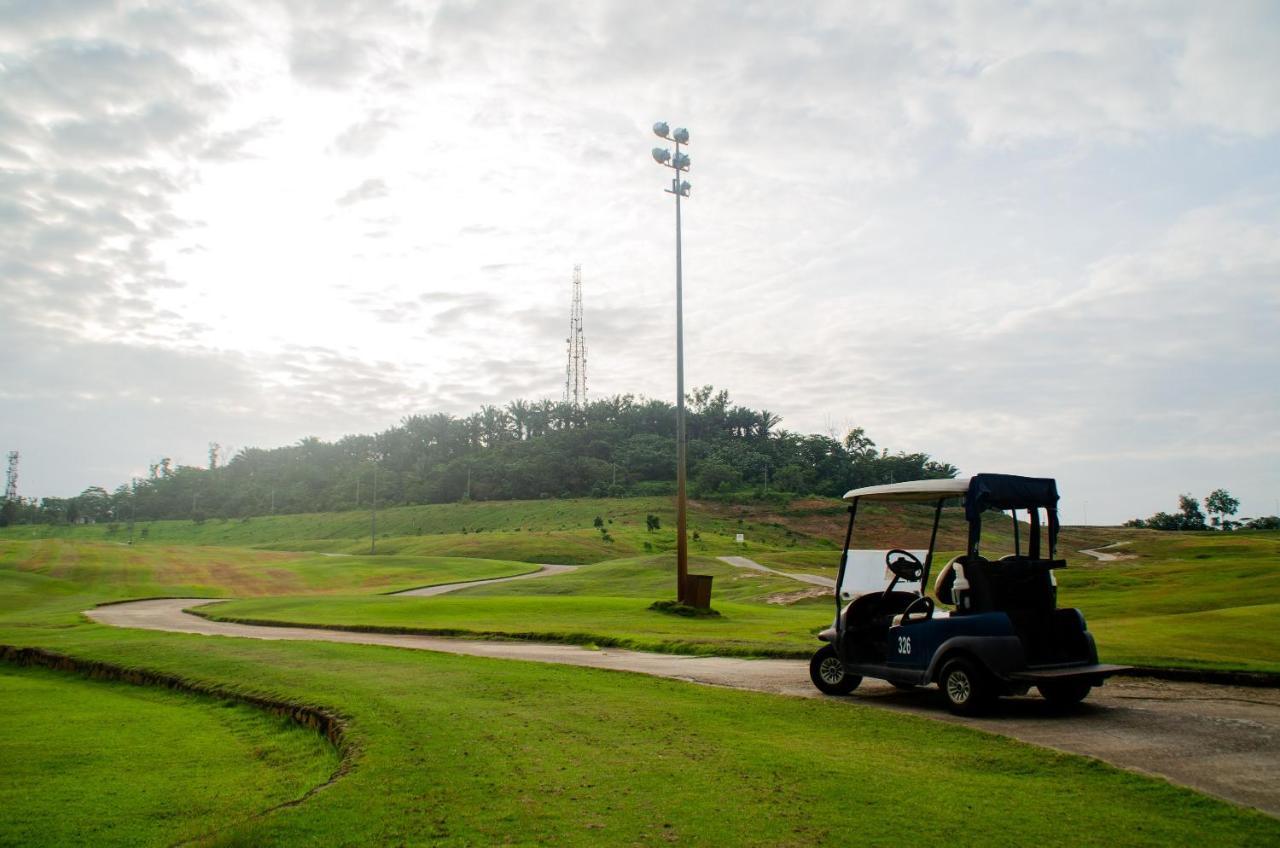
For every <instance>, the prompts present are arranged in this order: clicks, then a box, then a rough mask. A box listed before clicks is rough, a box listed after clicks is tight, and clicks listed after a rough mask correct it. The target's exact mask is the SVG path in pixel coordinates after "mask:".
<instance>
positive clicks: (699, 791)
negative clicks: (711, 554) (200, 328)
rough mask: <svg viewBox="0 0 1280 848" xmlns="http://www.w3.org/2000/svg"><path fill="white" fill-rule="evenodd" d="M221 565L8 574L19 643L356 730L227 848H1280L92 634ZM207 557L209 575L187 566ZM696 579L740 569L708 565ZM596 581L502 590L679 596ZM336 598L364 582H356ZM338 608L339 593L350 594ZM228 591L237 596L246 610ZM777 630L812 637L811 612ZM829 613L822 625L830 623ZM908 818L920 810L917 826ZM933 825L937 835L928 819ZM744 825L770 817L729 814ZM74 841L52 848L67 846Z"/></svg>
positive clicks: (735, 725)
mask: <svg viewBox="0 0 1280 848" xmlns="http://www.w3.org/2000/svg"><path fill="white" fill-rule="evenodd" d="M54 544H62V543H54ZM76 547H78V546H76ZM128 553H129V552H128V551H127V550H124V551H122V552H121V553H120V554H119V556H125V555H127V554H128ZM216 553H217V551H216V549H200V548H170V549H168V553H167V554H166V555H164V556H158V557H157V558H156V560H155V561H154V562H151V563H150V564H149V565H148V572H147V577H146V580H145V582H138V581H139V578H137V577H136V575H135V574H134V572H133V570H131V569H126V568H122V567H118V564H115V565H113V564H112V562H111V561H110V560H111V556H110V555H108V554H102V553H100V552H99V553H98V556H99V558H100V561H99V563H98V564H97V565H93V562H92V560H93V557H84V556H82V557H80V559H79V560H78V561H77V562H76V563H75V565H76V566H77V567H78V568H79V569H87V570H79V571H77V570H76V568H71V567H66V565H65V560H66V559H67V558H68V557H67V555H65V554H64V556H63V562H64V567H61V568H58V567H55V563H53V562H50V563H49V565H48V567H47V568H44V567H41V568H31V567H23V566H22V565H20V564H19V562H18V557H17V556H15V555H14V553H13V552H12V551H10V552H9V554H7V555H6V558H4V559H0V643H4V644H13V645H18V646H40V647H45V648H48V649H51V650H56V651H61V652H63V653H67V654H70V655H72V656H76V657H81V658H87V659H96V660H101V661H105V662H112V663H116V664H120V665H126V666H130V667H137V668H145V669H149V670H152V671H155V672H158V673H162V674H172V675H177V676H180V677H182V678H184V679H186V680H189V681H192V682H193V683H196V684H198V685H203V686H216V687H222V688H224V689H227V690H230V691H236V692H241V693H245V694H253V695H260V696H266V697H272V698H280V699H285V700H290V701H293V702H296V703H305V704H311V705H316V706H319V707H323V708H327V709H329V710H332V711H334V712H336V713H338V714H341V715H343V716H344V717H345V718H346V721H347V732H346V738H347V741H348V742H349V744H350V745H351V747H352V750H353V751H354V752H355V754H354V757H355V759H354V768H353V769H352V770H351V771H350V772H349V773H348V774H346V775H345V776H344V777H342V778H341V779H339V780H338V781H337V782H336V783H335V784H333V785H332V786H330V787H328V788H326V789H324V790H323V791H321V792H319V793H317V794H315V795H313V796H312V797H310V798H309V799H308V800H307V801H306V802H304V803H303V804H301V805H299V806H297V807H287V808H283V809H279V810H276V811H274V812H271V813H270V814H268V815H265V816H262V817H258V818H249V817H248V816H246V815H244V814H243V813H237V814H228V815H226V816H223V817H221V818H222V822H223V823H224V824H225V825H226V826H227V830H225V831H223V832H221V833H220V835H219V836H218V837H216V839H215V840H214V843H215V844H220V845H263V844H270V845H399V844H425V843H431V844H441V845H489V844H503V843H512V844H524V845H533V844H559V845H570V846H572V845H589V846H597V845H633V844H661V843H666V842H675V843H684V844H696V845H725V844H734V845H771V846H772V845H812V844H815V843H818V842H826V841H830V840H836V841H840V842H851V841H857V842H858V843H860V844H883V843H897V842H901V841H904V840H911V841H914V842H922V843H925V844H930V843H939V842H943V841H946V842H949V843H955V844H973V845H979V844H980V845H984V846H985V845H993V846H1001V845H1010V846H1013V845H1025V844H1028V843H1033V842H1043V843H1056V842H1060V841H1061V834H1062V828H1063V823H1064V822H1070V825H1071V828H1072V831H1071V832H1072V841H1073V843H1074V844H1081V845H1106V846H1126V845H1157V844H1171V843H1187V842H1200V843H1204V844H1213V845H1257V844H1267V843H1271V842H1275V841H1276V840H1278V839H1280V823H1278V822H1277V821H1275V820H1273V819H1270V818H1268V817H1265V816H1263V815H1261V814H1256V813H1252V812H1249V811H1245V810H1241V809H1239V808H1235V807H1232V806H1230V805H1227V804H1224V803H1220V802H1217V801H1214V800H1212V799H1209V798H1206V797H1204V796H1201V795H1198V794H1196V793H1194V792H1191V791H1188V790H1183V789H1179V788H1176V787H1172V786H1170V785H1168V784H1166V783H1164V782H1162V781H1159V780H1152V779H1150V778H1146V777H1142V776H1139V775H1134V774H1129V773H1124V772H1120V771H1118V770H1115V769H1112V768H1109V767H1107V766H1104V765H1102V764H1099V763H1097V762H1093V761H1089V760H1085V759H1081V758H1077V757H1072V756H1069V755H1063V754H1058V753H1054V752H1049V751H1045V750H1042V749H1036V748H1033V747H1030V746H1026V745H1022V744H1019V743H1016V742H1013V741H1010V740H1006V739H1000V738H995V737H990V736H987V735H984V734H981V733H977V732H974V731H970V730H967V729H965V728H963V727H958V726H954V725H949V724H942V723H935V722H932V721H928V720H923V719H916V718H912V717H908V716H902V715H896V714H891V713H886V712H881V711H878V710H876V709H874V708H865V707H859V706H857V705H855V704H850V703H847V702H836V701H825V700H807V699H791V698H784V697H776V696H769V695H761V694H755V693H746V692H739V691H733V690H724V689H718V688H713V687H699V686H693V685H689V684H682V683H679V682H675V681H665V680H658V679H654V678H648V677H643V676H638V675H631V674H624V673H616V672H605V671H596V670H591V669H579V668H568V667H556V666H549V665H542V664H535V663H518V662H509V661H499V660H486V659H480V658H471V657H458V656H449V655H441V654H432V653H427V652H417V651H409V650H403V649H394V648H379V647H372V646H357V645H338V644H321V643H293V642H262V641H255V640H246V639H226V638H207V637H199V636H192V635H183V634H169V633H157V632H146V631H131V630H122V629H115V628H108V627H104V626H100V625H96V624H93V623H91V622H89V621H87V620H86V619H84V618H83V617H81V616H80V615H79V614H78V612H77V611H78V610H81V609H84V608H85V607H87V606H90V605H91V604H92V603H94V602H96V601H102V600H110V599H114V598H118V597H120V596H121V595H122V594H124V593H126V590H128V589H131V588H132V587H135V586H142V587H144V588H145V589H146V594H159V595H177V594H185V591H186V588H187V584H188V582H189V581H190V579H191V577H190V575H191V573H192V571H193V569H194V570H195V571H198V572H200V573H204V572H205V571H207V570H208V569H207V563H206V560H205V559H204V557H206V556H209V555H213V554H216ZM223 553H224V554H226V552H223ZM186 555H189V556H190V557H191V558H192V561H191V562H190V563H187V562H184V561H183V560H184V556H186ZM50 556H52V555H50ZM330 559H331V558H330ZM378 559H380V558H378ZM23 562H24V563H25V565H26V566H30V563H29V562H27V561H23ZM314 562H315V563H317V565H327V564H326V563H320V561H319V560H318V559H317V560H314ZM374 564H376V561H375V563H374ZM299 567H301V566H299ZM698 567H699V569H701V568H708V569H712V568H724V566H719V565H717V564H715V563H713V562H701V561H700V562H699V563H698ZM591 569H600V570H599V571H594V570H591ZM591 569H583V570H582V571H580V572H578V573H576V574H573V575H562V576H560V577H552V578H547V579H545V580H541V581H539V580H534V581H519V582H516V583H511V584H504V585H505V586H506V588H507V589H508V590H509V591H511V592H513V594H509V595H508V596H507V600H508V601H509V602H510V603H512V604H516V603H520V604H525V605H526V606H525V607H524V609H525V611H526V612H527V615H528V616H536V615H539V614H541V613H539V610H540V609H545V608H547V607H548V606H549V605H552V604H557V603H561V602H565V603H568V604H574V603H581V604H586V605H587V606H588V607H594V609H595V611H596V613H597V614H598V613H599V611H600V610H601V609H602V608H604V609H608V606H607V604H616V605H618V607H617V609H619V610H621V609H623V607H624V606H625V608H626V611H625V616H631V615H635V614H639V612H635V611H634V610H636V607H637V606H638V602H640V601H643V600H644V598H642V597H640V595H642V594H643V595H645V597H648V594H649V592H650V589H651V588H656V587H657V585H658V584H659V583H660V582H661V581H665V580H669V577H668V575H666V574H664V573H662V572H661V570H660V569H658V568H655V567H654V566H653V561H651V559H645V558H641V559H639V560H635V561H632V562H630V563H622V564H617V563H612V564H602V565H600V566H592V567H591ZM611 569H612V570H613V573H611V572H610V570H611ZM224 573H225V574H231V573H232V572H221V571H216V570H214V571H210V576H209V578H208V579H211V580H217V579H218V577H219V576H220V575H221V574H224ZM337 574H338V578H341V577H342V576H343V575H344V574H345V575H347V576H349V577H350V578H351V580H352V581H353V582H354V581H357V580H359V579H361V575H360V572H359V569H355V570H353V571H351V572H344V571H339V572H337ZM722 577H723V578H725V579H724V582H723V583H722V584H718V588H721V587H723V588H724V590H725V595H726V598H725V601H724V607H725V609H726V610H727V618H728V620H729V622H730V624H731V625H732V626H745V625H744V623H743V621H738V622H737V624H735V623H734V622H735V616H737V615H739V614H742V615H746V614H747V612H746V610H756V611H759V612H760V613H761V614H763V615H769V614H772V613H770V609H771V607H770V606H769V605H766V604H762V603H759V602H758V598H759V596H760V594H761V593H762V592H764V591H766V590H767V589H766V588H761V587H760V586H757V585H756V584H755V583H754V582H753V581H773V580H775V579H776V578H771V577H760V578H742V580H741V581H739V582H740V585H737V586H732V585H731V583H730V580H729V578H728V576H727V574H724V573H718V574H717V580H720V579H721V578H722ZM624 578H625V579H624ZM335 579H336V578H335ZM561 579H572V580H578V581H582V585H581V587H580V588H581V589H582V590H584V591H587V590H589V591H594V592H603V591H604V590H605V588H606V587H613V588H612V589H611V591H613V592H615V594H613V595H607V596H606V595H586V596H579V595H562V594H561V595H558V594H556V593H555V592H554V591H548V589H549V588H550V587H553V586H554V583H555V581H556V580H561ZM646 581H654V582H653V583H652V584H650V583H647V582H646ZM619 584H622V585H619ZM326 586H327V588H330V589H333V588H336V587H335V584H334V583H333V582H332V581H331V582H328V583H326ZM211 588H214V589H220V590H221V591H220V594H227V593H228V592H229V591H230V589H231V586H230V585H225V586H213V587H211ZM497 588H498V587H497V586H493V587H482V588H476V589H474V590H469V591H468V593H467V594H465V595H463V596H459V597H457V598H437V599H430V598H428V599H413V598H369V597H367V596H366V597H364V598H352V601H353V602H357V601H358V602H370V601H372V602H373V603H375V604H379V603H382V604H387V605H388V608H390V607H391V606H395V605H399V604H398V602H408V606H406V607H405V608H406V609H407V608H412V607H413V606H414V605H415V604H417V602H419V601H424V602H431V601H448V602H449V603H450V604H452V603H455V602H457V603H464V604H475V605H477V606H476V608H477V609H480V608H481V605H483V604H489V603H492V602H494V601H497V600H499V598H498V597H496V596H493V595H492V593H493V590H495V589H497ZM357 590H358V587H356V586H351V587H350V588H349V589H348V591H357ZM730 597H732V598H733V600H729V598H730ZM316 600H318V601H323V600H325V599H324V598H323V597H317V598H316ZM332 600H334V601H336V600H337V599H336V598H334V599H332ZM422 606H424V607H426V606H427V604H425V603H424V604H422ZM739 607H742V608H744V610H742V611H739V610H738V608H739ZM774 611H775V612H778V613H787V614H791V613H797V614H800V613H803V610H801V609H800V608H798V607H797V608H786V607H778V608H776V610H774ZM788 611H789V612H788ZM640 612H643V610H642V609H641V610H640ZM819 612H820V610H819V609H818V608H816V607H815V609H814V610H813V613H814V614H815V615H816V614H818V613H819ZM752 614H755V613H752ZM651 615H654V616H655V617H656V622H655V624H654V626H655V627H673V628H686V629H684V630H680V631H672V632H673V634H675V635H679V636H681V637H682V638H683V637H684V636H687V635H688V634H689V633H690V632H694V631H693V628H700V627H702V626H703V625H707V624H710V625H712V626H714V625H715V623H716V620H714V619H712V620H707V619H683V618H678V617H674V616H663V615H661V614H658V613H651ZM657 622H660V624H659V623H657ZM753 626H755V625H753ZM760 626H761V627H763V624H761V625H760ZM79 685H83V686H88V687H107V686H109V684H103V683H99V682H88V681H82V682H80V683H79ZM174 697H177V696H174ZM71 700H74V699H71ZM185 700H190V699H185V698H184V701H185ZM46 701H47V702H49V703H54V702H59V701H60V696H58V695H57V694H53V693H51V694H49V695H48V696H47V697H42V698H37V699H36V702H35V703H27V704H25V705H24V706H23V708H22V709H20V710H17V711H15V712H16V714H17V715H18V720H19V721H20V722H21V727H22V728H23V731H22V732H23V733H26V734H28V735H30V736H32V737H33V738H42V737H45V736H49V735H56V734H58V733H59V732H60V719H59V715H60V714H59V713H58V711H57V710H47V709H44V704H45V702H46ZM128 748H129V746H127V745H126V746H121V747H120V748H111V749H106V750H104V752H103V758H102V759H101V760H100V761H98V762H96V763H95V764H94V765H93V768H92V771H93V775H94V777H93V780H95V781H97V783H96V784H94V785H104V784H107V783H109V782H111V781H112V780H113V778H114V781H115V782H116V783H122V782H126V781H129V782H132V781H133V780H134V779H135V778H134V777H133V776H132V774H133V772H132V768H133V766H134V764H135V762H136V760H135V759H134V758H133V757H132V755H131V753H130V751H129V750H128ZM232 771H233V770H232V769H231V768H221V769H218V775H217V777H218V779H219V780H225V781H235V780H238V778H237V777H236V775H237V774H239V772H236V773H235V774H233V773H232ZM122 775H123V776H124V777H123V778H121V777H120V776H122ZM24 779H25V784H24V786H25V787H26V791H28V792H29V793H31V794H32V795H34V796H37V797H43V796H47V797H48V798H54V797H56V791H55V790H56V788H57V786H58V785H59V781H60V780H61V778H60V776H59V774H58V771H57V769H56V768H53V767H49V768H39V769H34V770H33V773H30V774H27V775H25V776H24ZM311 779H314V777H312V778H311ZM186 795H187V796H189V799H188V801H187V802H186V803H187V804H207V803H212V801H211V800H210V799H209V798H206V797H205V796H204V795H202V790H199V789H192V790H188V791H187V792H186ZM904 798H910V799H911V800H912V804H911V805H910V807H911V809H910V810H909V809H906V808H904V806H903V803H904V802H903V799H904ZM957 799H963V800H962V801H960V802H957ZM153 802H154V796H153V794H152V793H150V792H143V791H141V790H139V791H138V792H133V791H129V792H123V791H122V792H121V793H119V794H118V796H116V797H115V798H114V799H113V805H112V807H111V809H110V810H109V811H108V812H107V813H104V814H103V816H104V817H106V818H107V819H109V820H110V821H112V822H133V821H134V820H135V819H147V818H148V816H149V814H150V811H151V810H152V809H153V807H152V806H150V805H152V804H153ZM40 803H41V804H44V802H43V801H41V802H40ZM0 809H4V810H6V811H5V812H0V844H11V843H15V842H17V843H24V842H25V840H23V839H22V838H21V834H22V833H23V831H20V830H19V829H18V827H19V821H20V820H19V818H18V817H17V815H16V814H15V813H13V812H12V810H11V808H9V807H7V806H6V807H4V808H0ZM917 809H918V810H928V811H930V812H929V813H928V814H926V815H916V814H914V813H913V812H912V810H917ZM39 810H40V811H41V813H42V814H43V815H44V816H52V815H55V814H57V813H58V812H59V811H60V810H59V808H55V807H54V805H53V803H52V802H50V803H48V804H45V805H44V806H41V807H39ZM735 810H750V815H731V814H727V812H729V811H735ZM41 820H42V821H43V820H44V819H41ZM153 824H154V827H155V828H156V829H157V831H156V832H157V833H162V834H163V835H162V836H157V837H156V839H157V840H158V841H162V842H170V841H175V840H178V839H180V838H182V836H183V835H184V834H186V833H188V832H189V831H187V830H183V827H184V826H185V824H184V819H183V818H182V813H181V810H180V812H179V815H178V816H177V817H170V818H164V817H160V818H157V819H156V820H155V821H154V822H153ZM50 827H52V825H50ZM125 832H126V833H128V831H125ZM59 833H60V832H59ZM58 835H59V834H58V833H54V834H53V835H52V836H50V837H49V838H50V839H51V840H52V841H59V840H58ZM61 841H66V840H61ZM88 841H92V840H88ZM135 841H138V842H145V841H146V840H145V839H142V838H141V837H139V838H137V839H136V840H135Z"/></svg>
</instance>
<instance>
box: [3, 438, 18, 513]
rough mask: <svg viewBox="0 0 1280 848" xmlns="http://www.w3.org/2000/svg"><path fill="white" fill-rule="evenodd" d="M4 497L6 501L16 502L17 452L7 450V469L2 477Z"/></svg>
mask: <svg viewBox="0 0 1280 848" xmlns="http://www.w3.org/2000/svg"><path fill="white" fill-rule="evenodd" d="M4 499H5V501H6V502H8V503H17V502H18V452H17V451H9V471H8V473H7V474H5V478H4Z"/></svg>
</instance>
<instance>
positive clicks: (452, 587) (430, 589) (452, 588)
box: [390, 565, 578, 598]
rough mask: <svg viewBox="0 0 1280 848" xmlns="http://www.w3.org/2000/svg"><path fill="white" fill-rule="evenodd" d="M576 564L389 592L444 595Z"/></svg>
mask: <svg viewBox="0 0 1280 848" xmlns="http://www.w3.org/2000/svg"><path fill="white" fill-rule="evenodd" d="M577 568H578V566H576V565H544V566H541V567H540V568H539V569H538V570H537V571H530V572H528V573H526V574H517V575H516V576H515V577H490V578H489V579H488V580H468V581H465V582H463V583H441V584H439V585H438V586H421V587H419V588H417V589H405V590H404V591H403V592H391V593H390V594H392V595H414V596H416V597H419V598H422V597H430V596H432V595H444V594H447V593H449V592H456V591H458V590H459V589H469V588H471V587H472V586H484V585H487V584H489V583H509V582H511V581H512V580H532V579H533V578H535V577H550V576H551V575H553V574H564V573H565V572H566V571H575V570H577Z"/></svg>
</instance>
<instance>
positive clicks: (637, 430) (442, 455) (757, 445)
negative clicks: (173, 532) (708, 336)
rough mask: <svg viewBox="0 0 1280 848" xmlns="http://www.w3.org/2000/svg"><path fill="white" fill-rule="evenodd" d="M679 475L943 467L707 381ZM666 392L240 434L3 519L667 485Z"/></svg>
mask: <svg viewBox="0 0 1280 848" xmlns="http://www.w3.org/2000/svg"><path fill="white" fill-rule="evenodd" d="M688 400H689V405H688V415H687V417H686V422H687V427H688V435H689V453H688V456H689V476H690V489H691V492H692V494H693V495H694V496H695V497H712V496H716V495H720V494H727V493H732V492H736V493H742V492H756V493H765V492H771V493H781V492H785V493H793V494H811V493H812V494H822V495H841V494H843V493H844V492H845V491H846V490H848V489H849V488H851V487H854V486H862V485H871V484H874V483H883V482H892V481H896V480H912V479H919V478H926V477H929V478H933V477H954V476H955V475H956V468H955V467H954V466H952V465H949V464H947V463H943V462H938V461H935V460H933V459H931V458H930V457H929V455H928V454H924V453H904V452H898V453H890V452H889V451H888V450H877V448H876V445H875V443H874V442H873V441H871V439H869V438H868V437H867V435H866V434H865V433H864V432H863V430H862V429H861V428H858V429H854V430H851V431H850V432H849V433H848V434H847V435H846V436H845V438H844V439H843V440H837V439H834V438H831V437H828V436H820V435H800V434H797V433H791V432H788V431H786V430H780V429H778V428H777V425H778V422H779V418H778V416H776V415H774V414H773V413H771V412H769V411H768V410H764V409H762V410H754V409H747V408H745V407H741V406H736V405H733V404H731V403H730V401H729V394H728V392H725V391H720V392H715V391H714V390H713V389H712V388H711V387H710V386H706V387H703V388H701V389H698V390H696V391H695V392H694V393H693V394H692V395H691V396H690V397H689V399H688ZM675 432H676V414H675V405H674V404H670V403H666V402H664V401H660V400H651V399H645V398H636V397H634V396H632V395H620V396H614V397H611V398H606V399H604V400H597V401H594V402H592V403H590V404H588V405H587V406H585V407H582V408H575V407H574V406H572V405H570V404H565V403H556V402H552V401H547V400H544V401H538V402H528V401H523V400H517V401H513V402H511V403H509V404H508V405H507V406H506V407H505V408H501V407H497V406H485V407H483V408H481V410H480V411H479V412H476V413H474V414H472V415H469V416H467V417H465V418H455V417H453V416H451V415H445V414H440V413H437V414H434V415H413V416H410V417H408V418H405V419H404V420H403V421H401V422H400V424H399V425H398V426H395V427H392V428H391V429H389V430H387V431H385V432H382V433H379V434H377V435H372V436H367V435H362V436H345V437H343V438H341V439H338V440H337V441H336V442H323V441H321V440H319V439H316V438H306V439H303V440H302V441H301V442H299V443H298V444H296V445H290V446H287V447H280V448H275V449H271V450H264V449H261V448H247V449H245V450H242V451H240V452H239V453H238V454H236V456H235V457H234V458H232V459H231V461H230V462H227V463H226V464H220V463H219V462H218V456H217V450H216V446H211V450H210V465H209V467H208V468H198V467H194V466H185V465H179V466H176V467H175V466H174V465H173V464H172V463H171V462H170V460H168V459H162V460H160V461H159V462H158V463H156V464H155V465H154V466H152V468H151V472H150V475H149V476H148V477H147V478H146V479H143V480H137V481H134V483H133V484H125V485H122V486H120V487H119V488H117V489H116V490H115V491H114V492H107V491H106V490H105V489H102V488H98V487H92V488H90V489H86V490H85V491H84V492H83V493H82V494H80V495H79V496H77V497H74V498H43V499H41V500H40V501H39V502H38V503H37V502H35V501H34V500H21V501H20V502H19V503H17V504H6V511H7V513H8V515H7V518H8V520H9V522H11V523H24V522H29V523H55V522H65V521H71V522H75V521H105V520H117V521H119V520H130V519H137V520H150V519H166V518H183V519H185V518H194V519H196V520H203V519H204V518H209V517H223V518H233V517H242V516H248V515H262V514H267V513H271V512H276V513H298V512H326V511H338V510H346V509H353V508H356V507H367V506H369V505H370V503H371V501H372V498H373V497H374V487H375V480H374V470H375V468H376V470H377V480H376V488H377V495H376V497H377V502H378V504H379V505H380V506H391V505H401V504H420V503H447V502H453V501H459V500H463V499H467V498H470V499H474V500H509V499H531V498H556V497H580V496H592V497H609V496H618V497H621V496H624V495H642V494H664V493H668V492H672V491H674V485H675V484H674V480H675V474H676V469H675V455H676V445H675Z"/></svg>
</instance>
